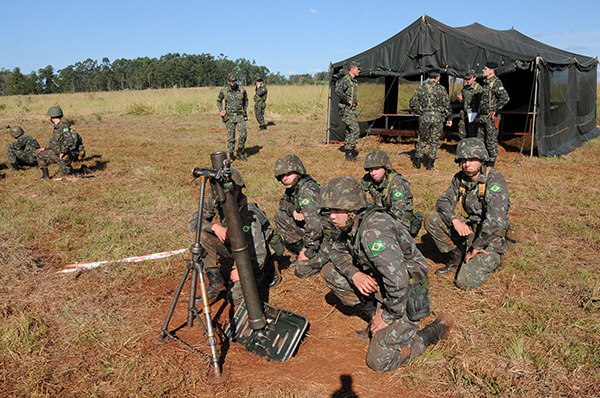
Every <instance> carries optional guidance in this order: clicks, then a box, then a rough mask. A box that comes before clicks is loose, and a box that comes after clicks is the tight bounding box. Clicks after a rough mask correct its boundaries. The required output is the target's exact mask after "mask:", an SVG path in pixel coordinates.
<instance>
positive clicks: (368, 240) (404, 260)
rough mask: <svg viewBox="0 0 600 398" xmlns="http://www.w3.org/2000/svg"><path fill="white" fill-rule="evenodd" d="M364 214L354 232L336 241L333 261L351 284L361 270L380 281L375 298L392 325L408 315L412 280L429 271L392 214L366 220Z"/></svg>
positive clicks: (344, 233) (387, 320) (425, 274)
mask: <svg viewBox="0 0 600 398" xmlns="http://www.w3.org/2000/svg"><path fill="white" fill-rule="evenodd" d="M364 214H365V211H362V212H361V213H359V214H357V215H356V217H357V218H356V221H355V223H354V225H353V226H352V229H351V230H350V231H348V232H343V233H342V234H341V236H340V237H339V238H338V240H336V241H335V242H334V244H333V249H332V252H331V261H332V263H333V265H334V266H335V267H336V269H337V270H338V271H339V272H340V273H342V274H343V275H344V276H345V277H346V278H347V279H348V280H350V281H351V280H352V277H353V276H354V274H356V273H357V272H359V271H360V272H363V273H365V274H368V275H370V276H371V277H373V278H374V279H375V280H376V281H377V284H378V285H379V292H378V293H377V294H376V295H375V296H376V297H377V298H378V299H379V300H380V301H381V303H382V308H383V314H382V318H383V320H384V321H385V322H386V323H387V324H390V323H392V322H394V321H395V320H398V319H400V318H402V316H403V315H404V313H405V312H406V302H407V300H408V282H409V278H410V277H412V278H415V279H416V280H417V282H421V281H422V280H424V279H425V278H426V277H427V273H428V271H429V268H428V267H427V262H426V261H425V257H423V255H422V254H421V252H420V251H419V250H418V249H417V246H415V242H414V241H413V239H412V238H411V236H410V234H409V233H408V231H407V230H406V228H404V227H403V226H402V224H401V223H400V222H399V221H398V220H396V219H395V218H394V217H393V216H392V215H390V214H387V213H386V212H382V211H375V212H373V213H371V214H369V215H368V216H367V217H366V219H364V220H363V219H362V217H363V215H364ZM358 233H360V236H358V237H357V236H356V235H357V234H358ZM357 238H358V242H359V244H358V247H355V242H356V241H357ZM409 274H410V277H409Z"/></svg>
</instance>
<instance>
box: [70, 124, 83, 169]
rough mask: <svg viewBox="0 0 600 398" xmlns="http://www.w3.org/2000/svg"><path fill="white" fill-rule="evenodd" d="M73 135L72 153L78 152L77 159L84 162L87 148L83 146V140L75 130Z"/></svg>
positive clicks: (72, 132) (72, 131)
mask: <svg viewBox="0 0 600 398" xmlns="http://www.w3.org/2000/svg"><path fill="white" fill-rule="evenodd" d="M71 135H72V136H73V148H74V149H73V150H72V151H71V152H74V153H75V152H76V153H77V156H76V159H77V160H79V161H82V160H83V159H84V158H85V146H84V145H83V140H82V139H81V135H79V133H78V132H77V131H76V130H74V129H71Z"/></svg>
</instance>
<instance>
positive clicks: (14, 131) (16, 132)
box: [7, 126, 25, 138]
mask: <svg viewBox="0 0 600 398" xmlns="http://www.w3.org/2000/svg"><path fill="white" fill-rule="evenodd" d="M7 128H8V129H10V135H12V136H13V137H15V138H19V137H20V136H22V135H23V134H25V132H24V131H23V129H22V128H21V126H14V127H10V126H7Z"/></svg>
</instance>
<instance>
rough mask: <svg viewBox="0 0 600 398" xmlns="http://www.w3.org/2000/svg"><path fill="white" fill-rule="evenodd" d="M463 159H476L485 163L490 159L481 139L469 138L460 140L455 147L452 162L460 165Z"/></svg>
mask: <svg viewBox="0 0 600 398" xmlns="http://www.w3.org/2000/svg"><path fill="white" fill-rule="evenodd" d="M463 159H477V160H480V161H482V162H487V161H488V160H489V159H490V158H489V156H488V152H487V149H485V144H484V143H483V140H482V139H481V138H477V137H469V138H465V139H463V140H460V142H459V143H458V146H457V147H456V156H455V157H454V161H455V162H456V163H460V161H461V160H463Z"/></svg>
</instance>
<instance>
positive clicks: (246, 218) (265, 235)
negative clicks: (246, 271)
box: [188, 193, 273, 268]
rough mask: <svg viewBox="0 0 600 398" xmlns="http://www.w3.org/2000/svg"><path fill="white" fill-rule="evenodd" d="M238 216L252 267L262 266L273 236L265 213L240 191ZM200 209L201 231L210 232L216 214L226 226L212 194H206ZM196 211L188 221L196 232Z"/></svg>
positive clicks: (266, 257) (268, 253)
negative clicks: (249, 201)
mask: <svg viewBox="0 0 600 398" xmlns="http://www.w3.org/2000/svg"><path fill="white" fill-rule="evenodd" d="M238 205H239V207H238V208H239V211H240V216H241V219H242V225H243V227H242V228H243V231H244V236H245V237H246V243H247V245H248V254H250V259H251V261H252V263H253V264H252V266H253V267H255V268H256V267H258V268H262V267H263V266H264V265H265V263H266V261H267V259H268V258H269V255H270V251H269V241H270V240H271V238H272V236H273V228H272V227H271V223H270V222H269V219H268V218H267V216H266V215H265V213H263V212H262V210H260V208H259V207H258V205H257V204H256V203H248V197H247V196H245V195H244V194H242V193H240V196H239V198H238ZM203 206H204V207H203V209H202V233H207V232H211V231H212V230H211V228H212V226H213V224H215V223H216V221H217V220H216V216H217V215H218V217H219V223H220V224H221V225H222V226H223V227H225V228H227V223H226V221H225V215H224V214H223V209H222V208H221V206H219V204H218V203H217V202H216V201H215V200H214V199H213V198H212V194H209V195H207V196H206V199H205V200H204V205H203ZM197 219H198V212H197V211H196V212H194V214H193V215H192V217H191V218H190V221H189V222H188V229H189V230H190V231H192V232H196V228H197V225H198V224H197Z"/></svg>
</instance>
